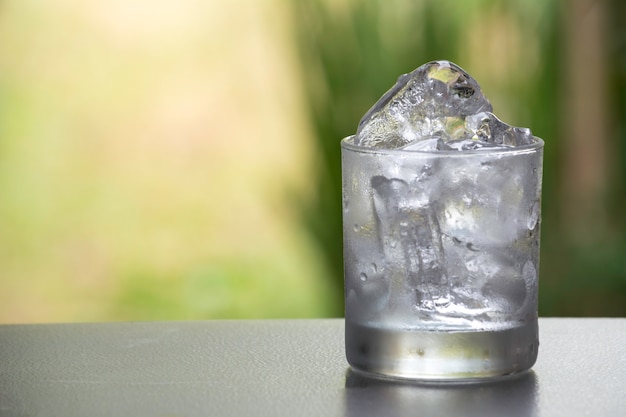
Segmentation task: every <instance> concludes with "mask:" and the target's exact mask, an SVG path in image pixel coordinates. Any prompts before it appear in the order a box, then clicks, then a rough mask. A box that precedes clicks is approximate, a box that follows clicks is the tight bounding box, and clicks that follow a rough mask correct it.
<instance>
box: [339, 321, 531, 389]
mask: <svg viewBox="0 0 626 417" xmlns="http://www.w3.org/2000/svg"><path fill="white" fill-rule="evenodd" d="M538 346H539V340H538V328H537V322H536V321H534V322H532V323H529V324H526V325H522V326H518V327H512V328H505V329H500V330H467V331H433V330H422V329H397V328H396V329H389V328H381V327H373V326H367V325H362V324H356V323H353V322H350V321H348V320H346V356H347V359H348V363H349V364H350V365H351V366H352V368H353V369H355V370H356V371H359V372H365V373H367V374H372V375H373V376H379V377H383V378H394V379H409V380H418V381H423V382H433V383H438V382H449V381H451V382H456V383H464V382H468V383H471V382H481V381H485V380H493V379H501V378H506V377H512V376H516V375H521V374H523V373H524V372H526V371H527V370H528V369H530V368H531V367H532V366H533V365H534V363H535V361H536V360H537V350H538Z"/></svg>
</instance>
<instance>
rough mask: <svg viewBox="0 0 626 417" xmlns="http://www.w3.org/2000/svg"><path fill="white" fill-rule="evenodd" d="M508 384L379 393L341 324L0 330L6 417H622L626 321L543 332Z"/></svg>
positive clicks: (392, 388)
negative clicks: (533, 359) (351, 353)
mask: <svg viewBox="0 0 626 417" xmlns="http://www.w3.org/2000/svg"><path fill="white" fill-rule="evenodd" d="M540 344H541V345H540V350H539V359H538V361H537V364H536V365H535V367H534V368H533V371H531V373H529V374H527V375H526V376H525V377H522V378H520V379H517V380H512V381H508V382H501V383H494V384H487V385H472V386H456V387H450V386H419V385H411V384H404V383H390V382H385V381H377V380H371V379H367V378H364V377H361V376H359V375H357V374H354V373H352V372H351V371H350V370H349V368H348V365H347V363H346V361H345V359H344V350H343V321H342V320H340V319H329V320H260V321H253V320H242V321H204V322H154V323H102V324H53V325H3V326H0V416H3V417H4V416H63V417H73V416H90V417H97V416H133V417H141V416H158V417H175V416H176V417H183V416H184V417H190V416H283V415H284V416H308V415H311V416H313V415H315V416H344V415H345V416H370V415H372V416H373V415H381V416H394V415H397V416H404V415H407V416H408V415H411V416H456V415H458V416H473V415H476V416H478V415H480V416H489V415H498V416H552V417H554V416H568V417H572V416H594V417H600V416H621V417H623V416H626V319H545V318H544V319H540Z"/></svg>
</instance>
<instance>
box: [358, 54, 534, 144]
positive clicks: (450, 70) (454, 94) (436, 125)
mask: <svg viewBox="0 0 626 417" xmlns="http://www.w3.org/2000/svg"><path fill="white" fill-rule="evenodd" d="M492 110H493V109H492V107H491V104H490V103H489V100H487V98H486V97H485V96H484V95H483V93H482V91H481V89H480V86H479V85H478V83H477V82H476V80H474V79H473V78H472V77H471V76H470V75H469V74H468V73H467V72H465V71H464V70H463V69H462V68H460V67H459V66H458V65H456V64H453V63H452V62H449V61H433V62H429V63H427V64H424V65H422V66H421V67H419V68H417V69H416V70H414V71H413V72H411V73H408V74H404V75H401V76H400V77H399V78H398V81H397V82H396V84H395V85H394V86H393V87H392V88H391V89H390V90H389V91H387V92H386V93H385V94H384V95H383V96H382V97H381V98H380V100H378V102H377V103H376V104H374V106H373V107H372V108H371V109H370V110H369V111H368V112H367V113H366V114H365V116H363V118H362V119H361V121H360V122H359V127H358V130H357V134H356V137H355V139H354V143H355V144H356V145H358V146H363V147H367V148H376V149H403V150H408V151H436V150H457V151H466V150H476V149H481V148H492V147H512V146H522V145H527V144H530V143H533V142H534V138H533V136H532V134H531V132H530V130H529V129H522V128H516V127H513V126H509V125H507V124H506V123H504V122H502V121H500V120H499V119H498V118H497V117H496V116H495V115H494V114H493V113H492ZM434 138H437V140H434ZM420 142H425V143H420Z"/></svg>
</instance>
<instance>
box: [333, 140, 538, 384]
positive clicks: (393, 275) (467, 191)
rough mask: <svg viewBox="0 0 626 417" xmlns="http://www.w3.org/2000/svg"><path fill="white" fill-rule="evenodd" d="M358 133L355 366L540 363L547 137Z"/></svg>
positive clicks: (424, 369) (352, 160)
mask: <svg viewBox="0 0 626 417" xmlns="http://www.w3.org/2000/svg"><path fill="white" fill-rule="evenodd" d="M353 139H354V137H353V136H351V137H348V138H345V139H344V140H343V141H342V142H341V150H342V178H343V187H342V188H343V236H344V270H345V302H346V319H345V324H346V333H345V337H346V355H347V359H348V362H349V363H350V365H351V366H352V367H353V369H355V370H357V371H362V372H367V373H372V374H378V375H381V376H386V377H392V378H407V379H414V380H422V381H459V382H465V381H480V380H484V379H486V378H498V377H507V376H511V375H516V374H520V373H523V372H525V371H526V370H528V369H530V367H531V366H532V365H533V364H534V363H535V361H536V359H537V349H538V346H539V342H538V329H537V279H538V278H537V271H538V268H539V234H540V219H541V213H540V210H541V179H542V160H543V141H542V140H541V139H538V138H537V139H536V143H534V144H532V145H526V146H521V147H515V148H483V149H479V150H473V151H432V152H424V151H407V150H380V149H368V148H363V147H359V146H356V145H354V143H353Z"/></svg>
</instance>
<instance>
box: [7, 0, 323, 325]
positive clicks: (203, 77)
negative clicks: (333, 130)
mask: <svg viewBox="0 0 626 417" xmlns="http://www.w3.org/2000/svg"><path fill="white" fill-rule="evenodd" d="M280 3H281V2H277V1H261V2H255V1H233V2H231V1H201V0H180V1H151V0H134V1H132V2H128V1H124V0H114V1H99V0H91V1H85V0H63V1H55V2H39V1H22V0H14V1H4V2H2V4H0V57H1V58H0V94H1V102H0V103H1V108H0V321H2V322H12V323H17V322H48V321H92V320H138V319H160V318H161V319H162V318H168V319H181V318H205V317H244V316H245V317H278V316H296V317H299V316H305V317H306V316H321V315H326V314H327V313H326V311H327V308H326V306H325V302H324V300H325V299H326V298H327V296H328V294H327V292H328V288H327V287H328V286H327V284H326V281H325V280H323V279H322V280H320V279H317V278H319V276H320V275H322V274H324V266H323V262H322V261H321V260H320V259H319V255H318V254H317V253H316V252H315V250H314V248H312V245H311V242H310V241H309V240H308V238H307V236H306V235H305V234H304V233H302V231H301V230H299V229H300V226H299V223H298V222H297V220H296V219H295V216H296V213H294V210H295V207H294V205H293V204H291V202H290V199H291V197H292V194H300V195H306V193H310V192H311V187H310V186H308V180H307V178H308V177H309V176H310V175H311V172H310V166H311V163H312V160H311V157H310V154H311V152H310V148H311V140H310V130H309V129H307V128H306V124H305V123H306V122H305V117H304V115H303V111H304V110H303V103H302V96H301V94H299V91H300V90H301V89H300V88H299V87H298V79H297V76H298V71H297V65H298V62H297V59H296V58H295V57H294V50H293V45H292V44H291V43H290V42H289V40H290V39H291V38H292V36H291V31H292V27H291V20H290V19H289V18H288V16H287V15H286V14H287V12H288V10H285V8H284V7H280V6H281V4H280ZM303 266H304V267H303Z"/></svg>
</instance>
